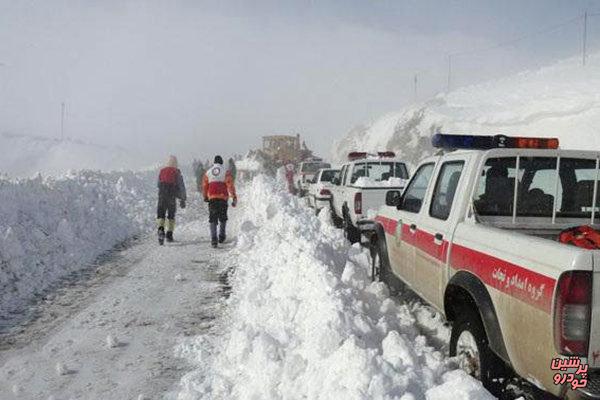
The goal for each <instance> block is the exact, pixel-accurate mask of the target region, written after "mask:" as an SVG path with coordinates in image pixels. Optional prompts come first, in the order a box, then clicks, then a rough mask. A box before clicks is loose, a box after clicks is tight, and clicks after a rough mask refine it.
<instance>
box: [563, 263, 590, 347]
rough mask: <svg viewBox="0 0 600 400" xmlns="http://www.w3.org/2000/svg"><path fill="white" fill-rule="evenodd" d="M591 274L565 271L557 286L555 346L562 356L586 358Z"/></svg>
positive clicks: (588, 335) (588, 334) (588, 337)
mask: <svg viewBox="0 0 600 400" xmlns="http://www.w3.org/2000/svg"><path fill="white" fill-rule="evenodd" d="M591 309H592V273H591V272H588V271H571V272H565V273H564V274H562V275H561V276H560V279H559V280H558V284H557V287H556V300H555V303H554V310H555V312H554V345H555V346H556V350H557V351H558V353H559V354H562V355H565V356H567V355H568V356H585V355H587V351H588V344H589V339H590V314H591Z"/></svg>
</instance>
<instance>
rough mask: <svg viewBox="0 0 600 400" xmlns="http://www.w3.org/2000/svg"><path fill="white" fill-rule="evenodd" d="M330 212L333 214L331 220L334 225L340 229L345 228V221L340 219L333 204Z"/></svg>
mask: <svg viewBox="0 0 600 400" xmlns="http://www.w3.org/2000/svg"><path fill="white" fill-rule="evenodd" d="M329 210H330V212H331V220H332V221H333V225H334V226H335V227H336V228H338V229H340V228H343V227H344V221H343V220H342V219H341V218H340V217H338V215H337V213H336V212H335V209H334V208H333V204H331V207H329Z"/></svg>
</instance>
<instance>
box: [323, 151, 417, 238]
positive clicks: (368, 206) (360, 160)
mask: <svg viewBox="0 0 600 400" xmlns="http://www.w3.org/2000/svg"><path fill="white" fill-rule="evenodd" d="M348 160H349V161H348V162H347V163H346V164H343V165H342V168H341V170H340V176H339V178H337V179H335V181H334V182H333V183H334V184H333V186H332V189H331V193H332V199H331V211H332V217H333V220H334V222H336V224H337V225H338V226H343V227H344V229H345V231H346V237H347V238H348V240H350V241H351V242H353V243H354V242H358V241H359V240H360V231H359V230H358V228H357V224H358V222H359V221H361V220H363V219H366V218H367V217H368V216H369V213H370V212H375V211H377V210H378V209H379V207H381V206H382V205H383V204H385V199H386V195H387V193H388V192H390V191H391V192H392V193H395V194H396V195H400V193H402V190H403V189H404V186H405V184H406V181H407V180H408V176H409V175H408V169H407V167H406V164H405V163H404V162H403V161H401V160H399V159H396V158H395V154H394V153H393V152H390V151H388V152H380V153H377V154H375V155H370V154H367V153H363V152H352V153H350V154H349V155H348Z"/></svg>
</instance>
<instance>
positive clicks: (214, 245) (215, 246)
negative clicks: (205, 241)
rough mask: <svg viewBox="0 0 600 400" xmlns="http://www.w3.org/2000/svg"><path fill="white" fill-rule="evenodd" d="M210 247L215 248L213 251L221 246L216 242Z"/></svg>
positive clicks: (211, 243)
mask: <svg viewBox="0 0 600 400" xmlns="http://www.w3.org/2000/svg"><path fill="white" fill-rule="evenodd" d="M210 245H211V246H212V247H213V249H216V248H217V247H218V246H219V244H218V243H217V242H214V241H213V242H210Z"/></svg>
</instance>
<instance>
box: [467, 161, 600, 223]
mask: <svg viewBox="0 0 600 400" xmlns="http://www.w3.org/2000/svg"><path fill="white" fill-rule="evenodd" d="M517 164H518V174H516V169H517ZM596 175H597V170H596V160H594V159H580V158H560V159H558V158H556V157H519V159H518V160H517V158H516V157H504V158H490V159H488V160H487V161H486V163H485V166H484V168H483V171H482V176H481V179H480V180H479V185H478V188H477V192H476V194H475V198H474V206H475V209H476V211H477V213H478V214H480V215H495V216H512V215H513V214H514V215H515V216H516V217H553V215H554V216H555V217H557V218H560V217H565V218H591V214H592V209H593V206H592V204H593V203H594V202H593V196H594V194H595V190H594V186H595V182H596V179H597V178H596ZM515 182H517V191H516V196H515ZM597 197H598V196H596V198H597ZM597 205H598V201H597V200H596V210H595V211H594V213H595V215H597V216H600V215H598V213H597V212H598V208H597ZM515 206H516V212H514V210H515ZM553 211H554V212H553Z"/></svg>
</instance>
